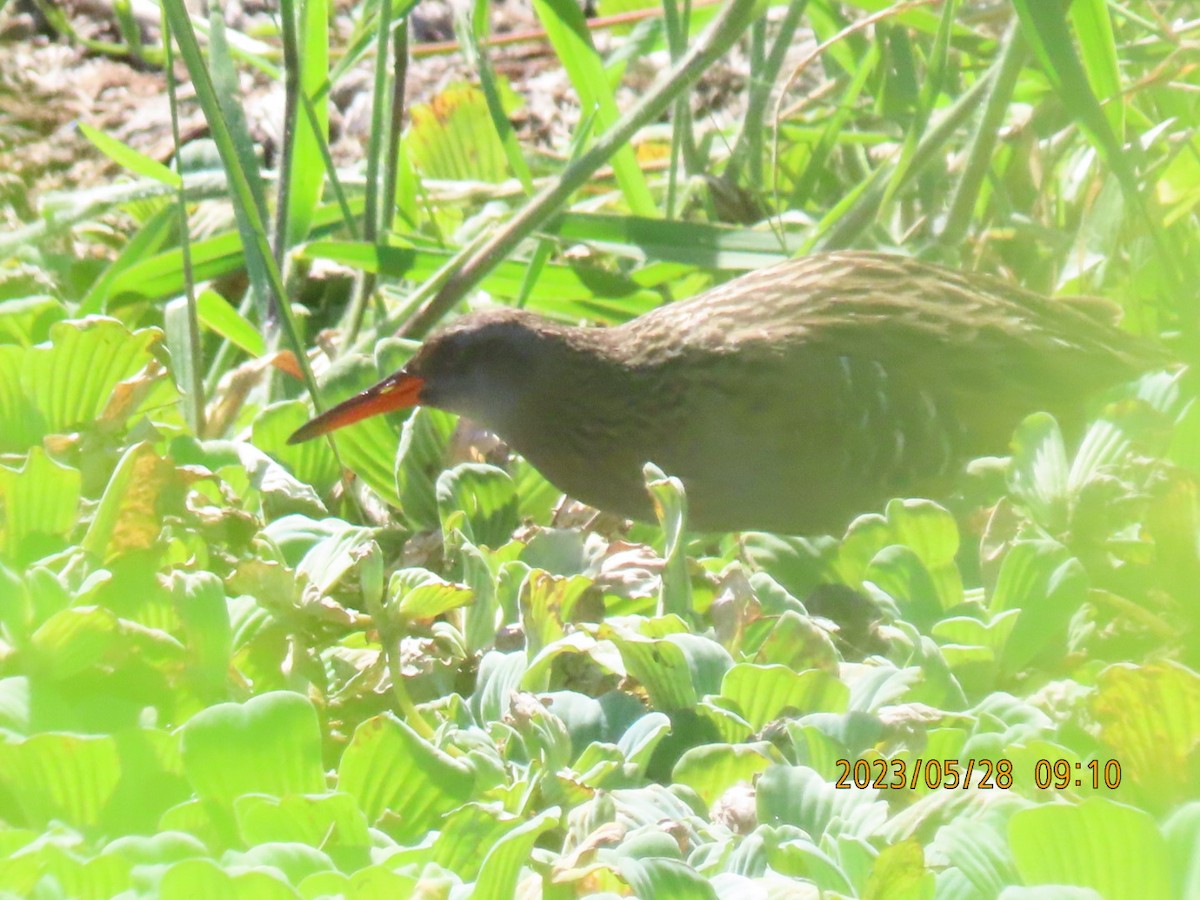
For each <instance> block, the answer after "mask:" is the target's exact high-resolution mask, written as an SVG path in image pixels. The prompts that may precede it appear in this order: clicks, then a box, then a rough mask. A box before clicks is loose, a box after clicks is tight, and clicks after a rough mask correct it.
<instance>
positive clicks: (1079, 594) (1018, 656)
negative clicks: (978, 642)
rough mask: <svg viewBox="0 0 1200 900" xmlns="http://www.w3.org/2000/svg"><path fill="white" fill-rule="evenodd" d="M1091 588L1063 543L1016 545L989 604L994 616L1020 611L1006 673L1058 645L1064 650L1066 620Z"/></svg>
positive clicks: (1005, 663)
mask: <svg viewBox="0 0 1200 900" xmlns="http://www.w3.org/2000/svg"><path fill="white" fill-rule="evenodd" d="M1087 590H1088V578H1087V573H1086V572H1085V571H1084V569H1083V566H1082V565H1081V564H1080V562H1079V560H1077V559H1075V558H1074V557H1072V556H1071V555H1070V553H1068V552H1067V550H1066V548H1065V547H1063V546H1062V545H1061V544H1059V543H1057V542H1055V541H1047V540H1037V541H1018V542H1017V543H1016V544H1014V545H1013V547H1012V549H1011V550H1009V552H1008V553H1007V554H1006V555H1005V557H1004V562H1003V563H1001V565H1000V572H999V575H998V576H997V578H996V586H995V588H994V589H993V590H992V596H991V598H990V600H989V603H988V609H989V611H990V612H991V613H992V614H993V615H997V614H999V613H1002V612H1005V611H1007V610H1011V609H1019V610H1020V611H1021V612H1020V614H1019V615H1018V616H1017V621H1016V624H1015V625H1014V626H1013V631H1012V634H1011V635H1010V636H1009V639H1008V642H1007V643H1006V644H1005V647H1004V652H1003V654H1002V664H1003V668H1004V671H1005V672H1006V673H1008V674H1012V673H1015V672H1019V671H1021V670H1022V669H1023V668H1024V667H1025V666H1026V665H1027V664H1028V663H1029V662H1030V661H1031V660H1033V659H1035V658H1036V657H1037V656H1038V655H1039V654H1040V653H1041V652H1042V651H1043V650H1044V649H1046V648H1047V647H1049V646H1052V645H1054V644H1055V643H1056V642H1057V643H1058V645H1059V646H1060V647H1062V644H1063V635H1064V632H1065V630H1066V626H1067V622H1068V621H1069V620H1070V618H1071V616H1073V615H1074V614H1075V611H1076V610H1078V609H1079V607H1080V606H1082V605H1083V603H1084V602H1085V601H1086V600H1087ZM1063 649H1065V648H1063Z"/></svg>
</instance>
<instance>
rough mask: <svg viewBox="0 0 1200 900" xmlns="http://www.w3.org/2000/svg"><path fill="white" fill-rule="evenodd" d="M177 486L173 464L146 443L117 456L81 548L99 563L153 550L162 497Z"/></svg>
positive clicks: (161, 512) (135, 445)
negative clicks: (132, 553) (126, 554)
mask: <svg viewBox="0 0 1200 900" xmlns="http://www.w3.org/2000/svg"><path fill="white" fill-rule="evenodd" d="M179 487H181V484H180V479H179V478H178V476H177V475H176V471H175V465H174V464H173V463H172V462H171V460H170V459H165V458H163V457H162V456H159V454H158V453H157V452H155V450H154V447H153V446H152V445H151V444H149V443H148V442H145V441H143V442H141V443H137V444H133V445H132V446H130V448H129V449H128V450H126V451H125V453H124V454H123V455H122V456H121V459H120V461H118V463H117V467H116V469H115V470H114V471H113V474H112V477H111V478H109V480H108V484H107V485H106V486H105V488H104V494H103V496H102V497H101V498H100V505H99V506H97V507H96V512H95V514H94V515H93V516H92V523H91V525H89V526H88V530H87V534H85V535H84V537H83V548H84V549H85V550H87V551H88V552H89V553H91V554H92V555H93V556H95V557H96V558H97V559H99V560H101V561H105V560H110V559H112V558H113V557H115V556H120V555H122V554H125V553H131V552H136V551H138V550H146V549H149V548H150V547H153V546H154V544H155V542H156V541H157V540H158V538H159V534H160V532H161V531H162V527H163V525H162V514H163V511H164V510H163V504H162V496H163V494H164V493H166V492H168V491H169V490H171V489H178V488H179Z"/></svg>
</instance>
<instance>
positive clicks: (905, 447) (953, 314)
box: [292, 251, 1166, 533]
mask: <svg viewBox="0 0 1200 900" xmlns="http://www.w3.org/2000/svg"><path fill="white" fill-rule="evenodd" d="M1100 306H1101V304H1096V303H1095V302H1089V303H1083V302H1067V301H1061V300H1052V299H1047V298H1045V297H1042V296H1039V295H1037V294H1034V293H1030V292H1028V291H1025V290H1022V289H1020V288H1016V287H1013V286H1012V285H1009V284H1007V283H1005V282H1003V281H1000V280H997V279H993V278H988V277H982V276H978V275H965V274H962V273H959V272H955V271H953V270H950V269H946V268H942V267H940V266H934V265H930V264H927V263H921V262H917V261H915V260H912V259H908V258H904V257H899V256H892V255H887V254H881V253H867V252H849V251H847V252H836V253H824V254H818V255H814V256H808V257H804V258H802V259H797V260H793V261H790V262H787V263H783V264H781V265H778V266H774V267H771V268H768V269H763V270H760V271H757V272H752V273H750V274H747V275H744V276H742V277H740V278H736V279H734V280H732V281H729V282H727V283H725V284H722V285H720V286H718V287H716V288H713V289H712V290H709V291H707V292H705V293H703V294H701V295H699V296H696V297H693V298H690V299H688V300H685V301H681V302H678V303H672V304H669V305H667V306H663V307H660V308H659V309H656V310H654V311H652V312H650V313H647V314H646V315H643V316H640V317H638V318H636V319H633V320H631V321H629V322H627V323H625V324H624V325H619V326H616V327H612V328H581V327H571V326H565V325H559V324H556V323H553V322H550V321H547V320H545V319H543V318H540V317H538V316H536V315H534V314H532V313H528V312H521V311H516V310H496V311H488V312H479V313H473V314H470V315H466V316H463V317H462V318H460V319H458V320H456V321H455V322H453V323H452V324H450V325H449V326H447V327H446V328H444V329H442V330H441V331H439V332H437V333H436V334H434V335H432V336H431V337H430V338H429V339H428V340H427V341H426V342H425V344H424V346H423V347H422V348H421V350H420V351H419V352H418V353H417V354H416V356H414V357H413V359H412V360H411V361H410V362H409V363H408V365H406V366H405V367H404V369H402V370H401V371H400V372H398V373H396V374H395V375H393V376H390V377H389V378H387V379H385V380H384V381H382V382H380V383H379V384H378V385H375V386H374V387H372V388H370V389H368V390H367V391H364V392H363V393H362V394H359V395H358V396H356V397H354V398H352V399H350V400H348V401H346V402H345V403H343V404H341V405H340V406H338V407H335V408H334V409H332V410H330V411H329V412H328V413H325V414H323V415H322V416H319V417H317V418H316V419H314V420H313V421H312V422H310V423H309V424H308V425H306V426H304V428H302V429H300V431H298V432H297V433H296V434H295V435H293V438H292V440H293V441H296V440H306V439H308V438H311V437H314V436H316V435H317V434H321V433H324V432H326V431H329V430H332V429H333V428H337V427H340V426H341V425H344V424H348V423H349V422H352V421H356V420H357V419H360V418H363V417H364V416H366V415H372V414H375V413H377V412H384V411H387V410H390V409H398V408H404V407H407V406H413V405H417V404H423V405H429V406H434V407H437V408H439V409H444V410H448V411H450V412H454V413H459V414H462V415H466V416H469V417H470V418H471V419H473V420H475V421H476V422H478V423H480V424H481V425H484V426H485V427H487V428H489V429H491V430H492V431H494V432H495V433H496V434H498V435H499V436H500V437H502V438H504V439H505V440H506V441H508V442H509V443H510V444H511V445H512V446H513V447H514V448H515V449H516V450H517V451H518V452H520V453H521V454H522V455H524V456H525V457H526V458H527V459H528V460H529V461H530V462H531V463H533V465H534V466H536V467H537V468H538V469H539V470H540V471H541V472H542V473H543V474H544V475H545V476H546V477H547V478H548V479H549V480H550V481H551V482H553V483H554V484H555V485H556V486H557V487H559V488H560V489H561V490H563V491H564V492H565V493H567V494H570V495H571V496H573V497H576V498H578V499H580V500H583V501H585V502H587V503H590V504H593V505H595V506H597V507H600V508H602V509H606V510H610V511H612V512H617V513H620V514H622V515H626V516H631V517H634V518H643V519H644V518H649V517H650V516H651V506H650V501H649V499H648V497H647V495H646V492H645V489H644V487H643V481H642V465H643V463H645V462H654V463H655V464H657V465H658V466H659V467H661V468H662V469H663V470H664V471H666V472H668V473H670V474H673V475H677V476H679V477H680V478H681V479H682V480H683V482H684V485H685V486H686V489H687V495H688V505H689V509H690V520H691V522H692V524H693V525H694V526H695V527H697V528H700V529H703V530H741V529H764V530H771V531H780V532H789V533H807V532H816V531H825V530H829V529H835V528H840V527H841V526H843V525H844V524H845V523H846V521H847V519H848V518H849V517H850V516H851V515H853V514H855V513H857V512H861V511H864V510H870V509H874V508H877V507H878V506H879V505H880V504H881V503H882V502H883V501H885V500H887V499H888V498H890V497H893V496H900V495H905V496H912V495H928V494H935V495H936V494H938V493H941V492H942V491H944V490H945V489H946V486H947V483H948V480H949V478H950V477H951V476H952V475H953V474H954V473H955V471H956V470H957V469H958V468H959V467H960V466H961V465H962V464H963V463H964V462H965V461H966V460H968V459H970V458H972V457H973V456H978V455H981V454H985V453H990V452H998V451H1003V450H1004V448H1005V446H1006V444H1007V441H1008V438H1009V436H1010V435H1011V433H1012V429H1013V427H1014V426H1015V425H1016V424H1017V423H1018V422H1019V421H1020V419H1021V417H1022V416H1024V415H1025V414H1027V413H1029V412H1033V411H1036V410H1048V411H1050V412H1052V413H1055V414H1056V415H1059V416H1065V417H1068V418H1073V417H1077V416H1078V414H1079V411H1080V409H1081V406H1082V404H1083V402H1084V400H1085V398H1086V397H1087V396H1088V395H1089V394H1092V393H1095V392H1096V391H1098V390H1101V389H1103V388H1106V387H1109V386H1111V385H1113V384H1116V383H1119V382H1121V381H1124V380H1128V379H1130V378H1132V377H1134V376H1135V375H1137V374H1138V373H1140V372H1142V371H1145V370H1148V369H1151V368H1155V367H1158V366H1161V365H1163V364H1164V363H1165V362H1166V357H1165V355H1164V354H1163V353H1162V352H1160V351H1159V350H1158V349H1157V348H1156V347H1154V346H1152V345H1150V344H1148V343H1145V342H1143V341H1140V340H1138V339H1136V338H1134V337H1132V336H1131V335H1128V334H1126V333H1125V332H1122V331H1120V330H1119V329H1117V328H1116V327H1114V326H1113V325H1112V324H1111V322H1110V321H1107V320H1106V317H1105V316H1103V315H1097V312H1098V309H1099V307H1100Z"/></svg>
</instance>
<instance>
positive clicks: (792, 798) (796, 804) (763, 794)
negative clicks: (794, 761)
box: [756, 766, 887, 839]
mask: <svg viewBox="0 0 1200 900" xmlns="http://www.w3.org/2000/svg"><path fill="white" fill-rule="evenodd" d="M757 787H758V789H757V791H756V796H757V798H758V818H759V821H760V822H762V823H763V824H771V825H777V824H787V825H796V826H799V827H800V828H803V829H804V830H805V831H807V832H808V833H809V834H810V835H812V836H813V838H814V839H819V838H820V836H821V835H824V834H825V833H826V829H827V828H829V827H830V825H831V824H833V823H835V822H836V823H837V824H838V826H839V829H840V830H841V831H842V832H845V833H850V834H870V833H871V832H873V831H874V830H875V829H876V828H878V826H879V825H881V824H882V823H883V821H884V819H885V818H886V817H887V806H886V804H885V803H884V802H883V801H882V800H880V799H879V791H878V790H876V789H875V788H856V787H851V788H849V789H842V788H837V787H835V786H834V784H833V782H832V781H829V780H827V779H826V778H824V777H823V776H821V775H820V774H819V773H817V772H815V771H814V770H812V769H810V768H808V767H807V766H772V767H771V768H769V769H767V771H765V772H764V773H763V774H762V775H761V776H760V777H759V779H758V786H757Z"/></svg>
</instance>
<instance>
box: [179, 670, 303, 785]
mask: <svg viewBox="0 0 1200 900" xmlns="http://www.w3.org/2000/svg"><path fill="white" fill-rule="evenodd" d="M181 740H182V744H181V749H182V753H183V766H184V771H185V772H186V774H187V778H188V781H190V782H191V784H192V787H193V788H194V789H195V791H196V794H197V795H198V796H200V797H201V798H203V799H206V800H212V801H215V802H216V803H219V804H220V805H222V806H224V807H227V808H232V807H233V804H234V801H236V800H237V798H238V797H240V796H242V795H243V794H270V795H271V796H275V797H286V796H288V795H289V794H316V793H320V792H322V791H324V790H325V772H324V767H323V766H322V763H321V729H320V723H319V722H318V720H317V712H316V710H315V709H314V708H313V706H312V704H311V703H310V702H309V701H308V699H307V698H305V697H303V696H301V695H300V694H296V693H293V692H291V691H275V692H272V693H268V694H261V695H259V696H257V697H253V698H251V699H250V700H248V701H246V702H245V703H219V704H217V705H216V706H210V707H208V708H207V709H205V710H202V711H201V712H199V713H197V714H196V715H194V716H193V717H192V718H191V719H189V720H188V722H187V723H186V724H185V725H184V726H183V728H182V729H181Z"/></svg>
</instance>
